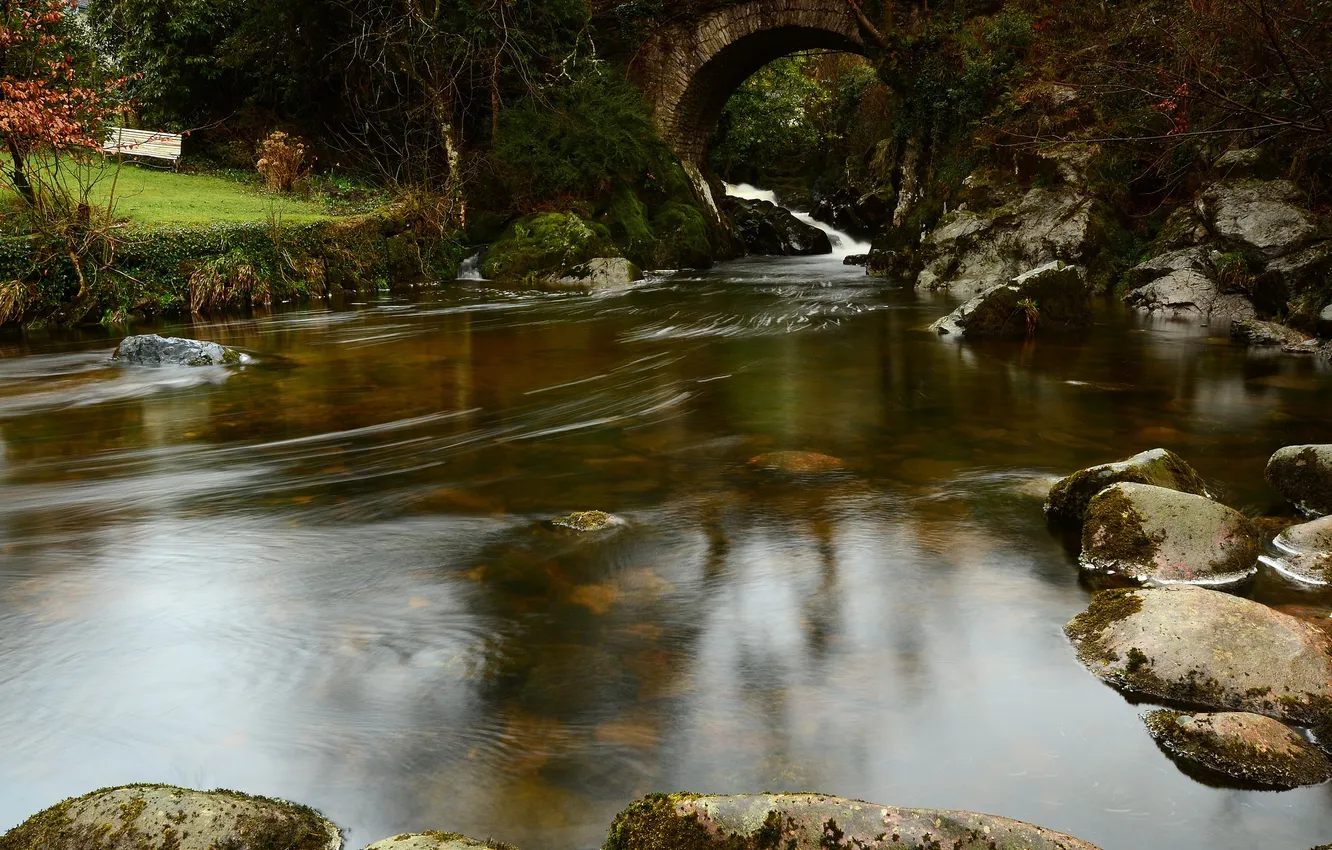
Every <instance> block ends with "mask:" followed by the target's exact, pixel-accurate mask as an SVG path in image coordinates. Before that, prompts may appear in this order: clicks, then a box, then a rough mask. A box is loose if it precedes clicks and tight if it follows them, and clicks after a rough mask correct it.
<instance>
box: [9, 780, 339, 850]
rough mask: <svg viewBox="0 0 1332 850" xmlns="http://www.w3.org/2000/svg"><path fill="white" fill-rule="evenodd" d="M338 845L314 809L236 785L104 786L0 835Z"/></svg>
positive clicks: (76, 849)
mask: <svg viewBox="0 0 1332 850" xmlns="http://www.w3.org/2000/svg"><path fill="white" fill-rule="evenodd" d="M102 847H106V848H108V850H120V848H125V850H130V848H133V850H218V848H227V850H272V848H277V847H280V848H283V850H339V848H341V847H342V835H341V833H340V832H339V831H338V828H337V827H336V826H334V825H333V824H332V823H331V822H329V821H327V820H325V819H324V818H323V817H321V816H320V815H319V813H318V812H316V811H315V810H314V809H311V808H308V807H306V806H299V805H296V804H295V803H288V802H285V801H282V800H271V799H268V798H266V797H251V796H249V795H248V794H239V793H237V792H235V791H206V792H205V791H191V790H188V789H185V788H174V787H172V786H169V785H128V786H125V787H123V788H104V789H102V790H100V791H94V792H92V793H91V794H85V795H84V796H82V797H76V798H73V799H69V800H66V801H64V802H63V803H60V804H58V805H55V806H52V807H51V808H49V809H47V810H46V811H43V812H41V813H39V814H36V815H33V816H32V817H31V818H29V819H28V820H26V821H24V822H23V823H21V824H19V825H18V826H16V827H14V828H13V829H11V830H10V831H9V832H7V833H5V834H4V835H3V836H0V850H92V848H102Z"/></svg>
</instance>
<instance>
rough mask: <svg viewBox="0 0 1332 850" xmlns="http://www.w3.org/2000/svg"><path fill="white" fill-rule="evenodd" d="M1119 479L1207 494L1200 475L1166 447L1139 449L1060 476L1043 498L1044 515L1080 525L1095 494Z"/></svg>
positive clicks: (1198, 494) (1119, 480) (1182, 491)
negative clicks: (1112, 461)
mask: <svg viewBox="0 0 1332 850" xmlns="http://www.w3.org/2000/svg"><path fill="white" fill-rule="evenodd" d="M1121 481H1124V482H1134V483H1137V484H1153V485H1155V486H1157V487H1169V488H1170V489H1172V490H1178V491H1179V492H1181V493H1192V494H1194V495H1196V496H1205V495H1207V486H1206V484H1205V482H1204V481H1203V480H1202V476H1201V475H1199V474H1198V473H1197V472H1196V471H1194V469H1193V467H1191V466H1189V465H1188V463H1186V462H1185V461H1184V459H1183V458H1182V457H1180V456H1179V455H1177V454H1175V453H1174V452H1172V451H1170V450H1169V449H1152V450H1150V451H1145V452H1140V453H1138V454H1136V455H1134V456H1133V457H1131V458H1128V459H1126V460H1120V461H1115V462H1114V463H1103V464H1101V465H1100V466H1093V467H1090V468H1088V469H1082V470H1079V471H1077V472H1075V473H1073V474H1072V475H1070V476H1068V477H1067V478H1062V479H1060V480H1059V481H1058V482H1057V483H1056V484H1055V485H1054V487H1052V488H1050V495H1049V496H1047V497H1046V500H1045V516H1046V518H1047V519H1049V520H1051V521H1053V522H1060V523H1064V524H1067V525H1080V524H1081V523H1082V518H1083V515H1084V514H1085V513H1086V511H1087V504H1088V503H1089V502H1090V501H1091V500H1092V497H1093V496H1095V495H1096V494H1097V493H1099V492H1101V491H1102V490H1104V489H1105V488H1106V487H1109V486H1110V485H1111V484H1117V483H1119V482H1121Z"/></svg>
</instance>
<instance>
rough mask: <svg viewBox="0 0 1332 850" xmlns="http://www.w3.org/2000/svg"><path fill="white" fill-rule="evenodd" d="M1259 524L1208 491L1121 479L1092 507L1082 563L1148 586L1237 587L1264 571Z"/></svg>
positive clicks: (1084, 532) (1086, 523) (1085, 528)
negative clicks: (1203, 493)
mask: <svg viewBox="0 0 1332 850" xmlns="http://www.w3.org/2000/svg"><path fill="white" fill-rule="evenodd" d="M1259 545H1260V544H1259V533H1258V529H1257V527H1256V526H1254V524H1253V523H1252V522H1250V521H1249V518H1248V517H1246V516H1244V514H1242V513H1240V512H1239V511H1237V510H1234V509H1232V508H1228V507H1226V506H1225V505H1223V504H1220V503H1219V502H1213V501H1212V500H1211V499H1208V498H1206V497H1204V496H1195V495H1193V494H1191V493H1181V492H1179V491H1178V490H1171V489H1169V488H1167V487H1155V486H1152V485H1151V484H1132V483H1119V484H1114V485H1111V486H1110V487H1107V488H1106V489H1104V490H1102V491H1101V492H1100V493H1098V494H1097V495H1096V496H1095V497H1094V498H1093V499H1092V500H1091V503H1090V504H1088V505H1087V513H1086V515H1085V520H1084V525H1083V526H1082V556H1081V559H1080V563H1081V564H1082V567H1083V569H1085V570H1090V571H1092V572H1095V573H1099V574H1102V575H1109V576H1122V577H1124V578H1127V579H1130V580H1133V581H1137V582H1140V583H1143V584H1201V585H1207V586H1210V587H1217V588H1233V587H1238V586H1239V585H1241V584H1243V583H1245V582H1247V581H1248V580H1249V579H1251V578H1253V577H1254V575H1255V574H1256V573H1257V571H1258V569H1257V566H1256V565H1257V562H1258V549H1259Z"/></svg>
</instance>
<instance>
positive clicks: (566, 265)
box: [481, 213, 619, 281]
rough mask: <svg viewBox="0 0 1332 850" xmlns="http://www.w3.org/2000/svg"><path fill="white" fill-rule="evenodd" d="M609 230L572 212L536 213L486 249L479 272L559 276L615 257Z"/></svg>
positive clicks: (497, 276) (507, 277)
mask: <svg viewBox="0 0 1332 850" xmlns="http://www.w3.org/2000/svg"><path fill="white" fill-rule="evenodd" d="M615 256H619V252H618V251H617V250H616V249H615V246H614V244H612V240H611V236H610V232H609V231H608V230H607V229H606V228H605V227H604V226H602V225H597V224H589V223H588V222H586V221H583V220H582V219H581V218H579V217H578V216H576V215H574V214H573V213H537V214H535V215H530V216H527V217H526V218H523V219H521V220H520V221H517V222H514V224H513V225H511V226H510V227H509V229H508V230H507V231H505V233H504V235H503V236H502V237H500V240H499V241H498V242H496V243H495V244H494V245H491V246H490V250H488V251H487V252H486V257H485V260H484V261H483V262H482V265H481V271H482V274H484V275H485V276H486V277H488V278H490V279H492V280H504V281H530V280H535V279H538V278H547V277H560V276H562V275H563V274H564V273H565V272H567V271H568V270H569V269H571V268H573V267H574V266H577V265H580V264H582V263H586V262H587V261H588V260H591V259H594V258H596V257H615Z"/></svg>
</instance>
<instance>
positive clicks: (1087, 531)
mask: <svg viewBox="0 0 1332 850" xmlns="http://www.w3.org/2000/svg"><path fill="white" fill-rule="evenodd" d="M1164 538H1165V534H1164V533H1163V532H1157V533H1156V534H1155V535H1151V534H1148V533H1147V530H1146V518H1145V517H1143V515H1142V514H1141V513H1139V512H1138V509H1137V508H1136V507H1134V505H1133V501H1132V500H1131V499H1129V498H1128V496H1126V495H1124V493H1123V492H1122V491H1121V490H1120V489H1119V488H1117V487H1110V488H1109V489H1107V490H1104V491H1102V492H1101V493H1100V495H1098V496H1096V497H1095V498H1094V499H1092V500H1091V503H1090V504H1089V505H1088V506H1087V514H1086V524H1085V525H1084V526H1083V530H1082V550H1083V555H1082V557H1083V563H1084V565H1085V566H1087V567H1089V568H1092V569H1098V570H1107V571H1113V572H1120V573H1125V574H1128V575H1137V576H1141V575H1150V574H1151V573H1153V572H1154V571H1155V569H1154V566H1155V564H1154V559H1155V558H1156V555H1157V552H1158V551H1159V550H1160V544H1161V541H1162V540H1163V539H1164Z"/></svg>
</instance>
